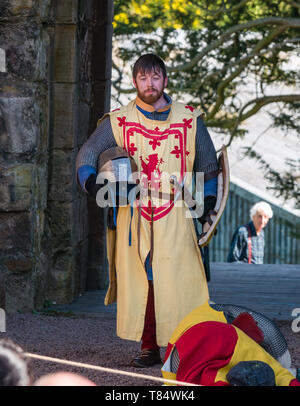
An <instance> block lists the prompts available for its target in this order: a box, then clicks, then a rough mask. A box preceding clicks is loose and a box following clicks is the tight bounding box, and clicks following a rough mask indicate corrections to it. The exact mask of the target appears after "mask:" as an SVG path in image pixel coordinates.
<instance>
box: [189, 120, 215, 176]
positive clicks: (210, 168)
mask: <svg viewBox="0 0 300 406" xmlns="http://www.w3.org/2000/svg"><path fill="white" fill-rule="evenodd" d="M195 148H196V153H195V162H194V171H195V172H203V173H205V174H208V173H210V172H214V171H217V170H218V162H217V155H216V150H215V147H214V144H213V142H212V140H211V138H210V135H209V132H208V131H207V128H206V126H205V124H204V122H203V120H202V118H201V117H198V118H197V132H196V141H195Z"/></svg>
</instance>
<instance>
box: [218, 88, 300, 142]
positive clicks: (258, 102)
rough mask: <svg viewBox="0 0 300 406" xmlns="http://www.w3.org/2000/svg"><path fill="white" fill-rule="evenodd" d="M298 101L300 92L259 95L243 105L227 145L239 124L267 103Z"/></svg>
mask: <svg viewBox="0 0 300 406" xmlns="http://www.w3.org/2000/svg"><path fill="white" fill-rule="evenodd" d="M296 101H300V94H288V95H274V96H264V97H259V98H257V99H253V100H250V101H249V102H247V103H246V104H245V105H244V106H243V107H242V109H241V110H240V112H239V114H238V116H237V118H236V119H235V124H234V126H233V128H232V130H231V131H230V138H229V141H228V143H227V144H226V145H227V147H229V146H230V145H231V143H232V140H233V139H234V136H235V134H236V131H237V128H238V126H239V124H240V123H241V122H242V121H244V120H246V119H247V118H249V117H251V116H253V115H254V114H256V113H257V112H258V111H259V110H260V109H261V108H262V107H264V106H266V105H267V104H271V103H292V102H296ZM252 104H254V106H253V107H252V108H251V109H250V110H249V111H248V112H247V113H244V114H243V112H244V111H245V110H246V109H247V108H248V107H249V106H251V105H252Z"/></svg>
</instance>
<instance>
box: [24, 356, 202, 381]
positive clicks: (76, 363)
mask: <svg viewBox="0 0 300 406" xmlns="http://www.w3.org/2000/svg"><path fill="white" fill-rule="evenodd" d="M26 356H28V357H30V358H36V359H40V360H43V361H48V362H57V363H59V364H65V365H71V366H74V367H79V368H87V369H94V370H96V371H102V372H107V373H112V374H120V375H127V376H131V377H133V378H139V379H148V380H152V381H156V382H161V383H164V384H166V383H170V384H173V385H181V386H202V385H196V384H193V383H188V382H181V381H176V380H173V379H165V378H159V377H156V376H151V375H145V374H137V373H135V372H128V371H122V370H119V369H112V368H105V367H100V366H98V365H91V364H84V363H81V362H75V361H68V360H65V359H60V358H52V357H46V356H45V355H38V354H31V353H26Z"/></svg>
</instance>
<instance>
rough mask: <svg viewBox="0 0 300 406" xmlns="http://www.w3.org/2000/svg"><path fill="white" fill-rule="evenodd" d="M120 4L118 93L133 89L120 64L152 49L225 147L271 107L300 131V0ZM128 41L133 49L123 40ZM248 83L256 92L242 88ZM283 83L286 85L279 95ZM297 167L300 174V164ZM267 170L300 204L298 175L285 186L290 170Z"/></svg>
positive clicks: (277, 119) (277, 118)
mask: <svg viewBox="0 0 300 406" xmlns="http://www.w3.org/2000/svg"><path fill="white" fill-rule="evenodd" d="M114 5H115V18H114V23H113V24H114V39H115V42H116V43H118V47H115V56H114V57H115V58H116V59H118V64H116V63H115V64H114V68H115V71H114V78H115V80H114V81H113V85H114V86H115V89H117V91H118V94H119V95H120V94H124V93H130V92H132V91H133V90H134V89H132V87H131V85H128V84H127V85H126V83H129V82H126V80H125V77H124V70H123V69H122V64H123V66H128V65H129V66H130V65H131V64H132V63H133V61H134V60H135V59H136V58H137V57H138V56H139V55H140V54H142V53H145V52H154V53H157V54H158V55H160V56H161V57H162V58H163V59H164V60H165V62H166V65H167V67H168V73H169V84H168V92H169V93H170V94H171V95H176V98H183V97H184V100H185V101H186V102H187V103H190V104H192V105H194V106H198V107H201V109H203V110H204V111H205V113H206V125H207V126H208V127H210V128H212V129H213V130H214V132H216V133H220V134H223V135H224V134H225V135H226V136H227V145H230V144H231V142H232V140H233V139H234V138H236V137H243V136H245V134H246V132H247V130H246V129H245V128H243V123H244V122H245V120H247V119H248V118H250V117H252V116H254V115H255V114H257V113H258V112H259V111H260V110H261V109H262V108H265V106H268V105H275V104H276V105H277V106H279V107H280V111H281V113H280V114H279V115H277V114H276V115H274V114H271V113H270V117H271V119H272V123H273V124H272V125H273V126H274V127H280V128H282V130H283V131H285V132H289V131H296V132H298V134H299V126H300V124H299V116H300V113H299V112H300V90H299V82H300V72H299V68H297V67H296V66H293V65H292V64H291V61H292V60H293V57H295V56H300V55H299V43H300V30H299V28H300V2H299V0H295V1H293V0H215V1H213V2H212V1H211V0H144V1H140V0H115V1H114ZM125 39H128V40H130V44H131V46H128V43H127V44H125V45H124V46H122V45H121V44H123V43H124V42H123V41H124V40H125ZM120 62H121V65H120ZM120 66H121V68H120ZM249 83H252V84H253V89H254V91H253V92H252V93H250V92H249V91H247V92H246V91H245V92H241V89H243V88H244V89H246V87H247V86H248V85H249ZM274 85H276V86H274ZM282 86H284V87H285V88H286V89H288V90H287V91H285V92H282V91H281V92H278V93H276V89H278V88H280V87H282ZM248 88H249V86H248ZM274 89H275V90H274ZM248 154H249V151H248ZM256 158H257V157H256ZM257 159H258V158H257ZM290 164H291V163H290ZM293 165H294V167H293V168H294V170H293V173H298V174H299V171H300V167H299V162H297V163H293ZM265 169H266V174H267V176H269V178H270V179H272V181H273V184H274V187H275V188H276V186H278V188H277V189H278V190H281V192H280V194H281V195H282V196H284V197H285V198H289V197H292V196H293V197H296V200H298V201H299V193H298V195H297V196H294V193H295V191H296V192H297V191H298V192H299V188H298V189H297V187H294V188H293V191H292V192H289V191H290V190H291V184H292V185H295V184H297V178H295V179H294V178H293V174H291V176H290V177H289V182H287V183H288V187H287V188H286V189H285V183H284V180H285V179H286V178H285V176H286V174H285V175H283V176H280V174H278V173H276V171H275V170H274V169H272V168H270V167H266V166H265ZM275 175H276V176H275ZM298 181H299V179H298ZM293 182H294V183H293ZM296 194H297V193H296Z"/></svg>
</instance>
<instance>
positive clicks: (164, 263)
mask: <svg viewBox="0 0 300 406" xmlns="http://www.w3.org/2000/svg"><path fill="white" fill-rule="evenodd" d="M200 114H201V113H200V112H199V111H198V110H194V109H193V108H191V107H190V106H185V105H184V104H181V103H176V102H173V103H172V106H171V111H170V114H169V116H168V119H167V120H166V121H156V120H150V119H147V118H146V117H145V116H144V115H143V114H142V113H141V112H139V110H138V109H137V108H136V101H135V100H133V101H132V102H130V103H129V104H128V105H127V106H125V107H122V108H120V109H117V110H116V111H113V112H111V113H109V115H110V121H111V126H112V130H113V134H114V137H115V140H116V143H117V145H118V146H120V147H123V148H124V149H126V151H127V152H128V153H129V154H130V156H131V157H132V158H134V160H135V162H136V164H137V166H138V170H139V171H140V174H141V181H144V182H148V186H149V187H150V189H152V190H157V191H161V190H162V189H163V188H164V186H165V185H166V184H170V183H169V177H170V175H172V174H176V178H177V179H178V180H179V181H180V182H182V181H183V180H185V182H188V181H190V179H191V176H186V175H190V174H191V173H192V171H193V165H194V158H195V136H196V121H197V117H198V116H199V115H200ZM100 121H101V120H100ZM150 175H151V176H150ZM145 199H146V200H145ZM147 199H148V200H147ZM142 203H143V204H142V208H141V210H140V216H139V210H138V208H137V207H134V209H133V215H132V216H131V206H130V205H128V206H123V207H119V209H118V216H117V228H116V231H113V230H108V233H107V254H108V262H109V279H110V285H109V289H108V292H107V295H106V298H105V304H110V303H113V302H114V301H115V300H116V299H117V334H118V336H119V337H121V338H124V339H129V340H135V341H140V339H141V336H142V332H143V328H144V317H145V311H146V304H147V296H148V282H147V275H146V271H145V266H144V263H145V260H146V257H147V255H148V254H149V251H150V248H151V247H153V260H152V270H153V286H154V300H155V317H156V334H157V343H158V345H159V346H166V345H167V343H168V341H169V339H170V337H171V334H172V332H173V331H174V329H175V328H176V326H177V325H178V323H179V322H180V320H182V319H183V318H184V317H185V316H186V315H187V314H188V313H189V312H191V311H192V310H193V309H194V308H195V307H197V306H199V305H201V304H202V303H204V302H205V301H207V300H208V298H209V294H208V288H207V282H206V277H205V271H204V267H203V263H202V258H201V253H200V251H199V248H198V246H197V238H196V233H195V229H194V224H193V219H192V218H191V217H190V216H189V209H188V207H187V206H186V205H185V204H184V202H183V201H182V200H181V201H179V200H178V201H175V202H174V201H172V200H170V199H169V200H168V199H165V200H158V199H155V198H153V199H152V200H150V198H149V197H148V196H146V197H145V198H144V200H143V202H142ZM151 218H152V220H151ZM151 225H153V240H152V241H153V243H152V245H151ZM129 232H131V245H129ZM138 236H139V237H138ZM138 240H139V241H138ZM138 247H140V248H139V249H138Z"/></svg>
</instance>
